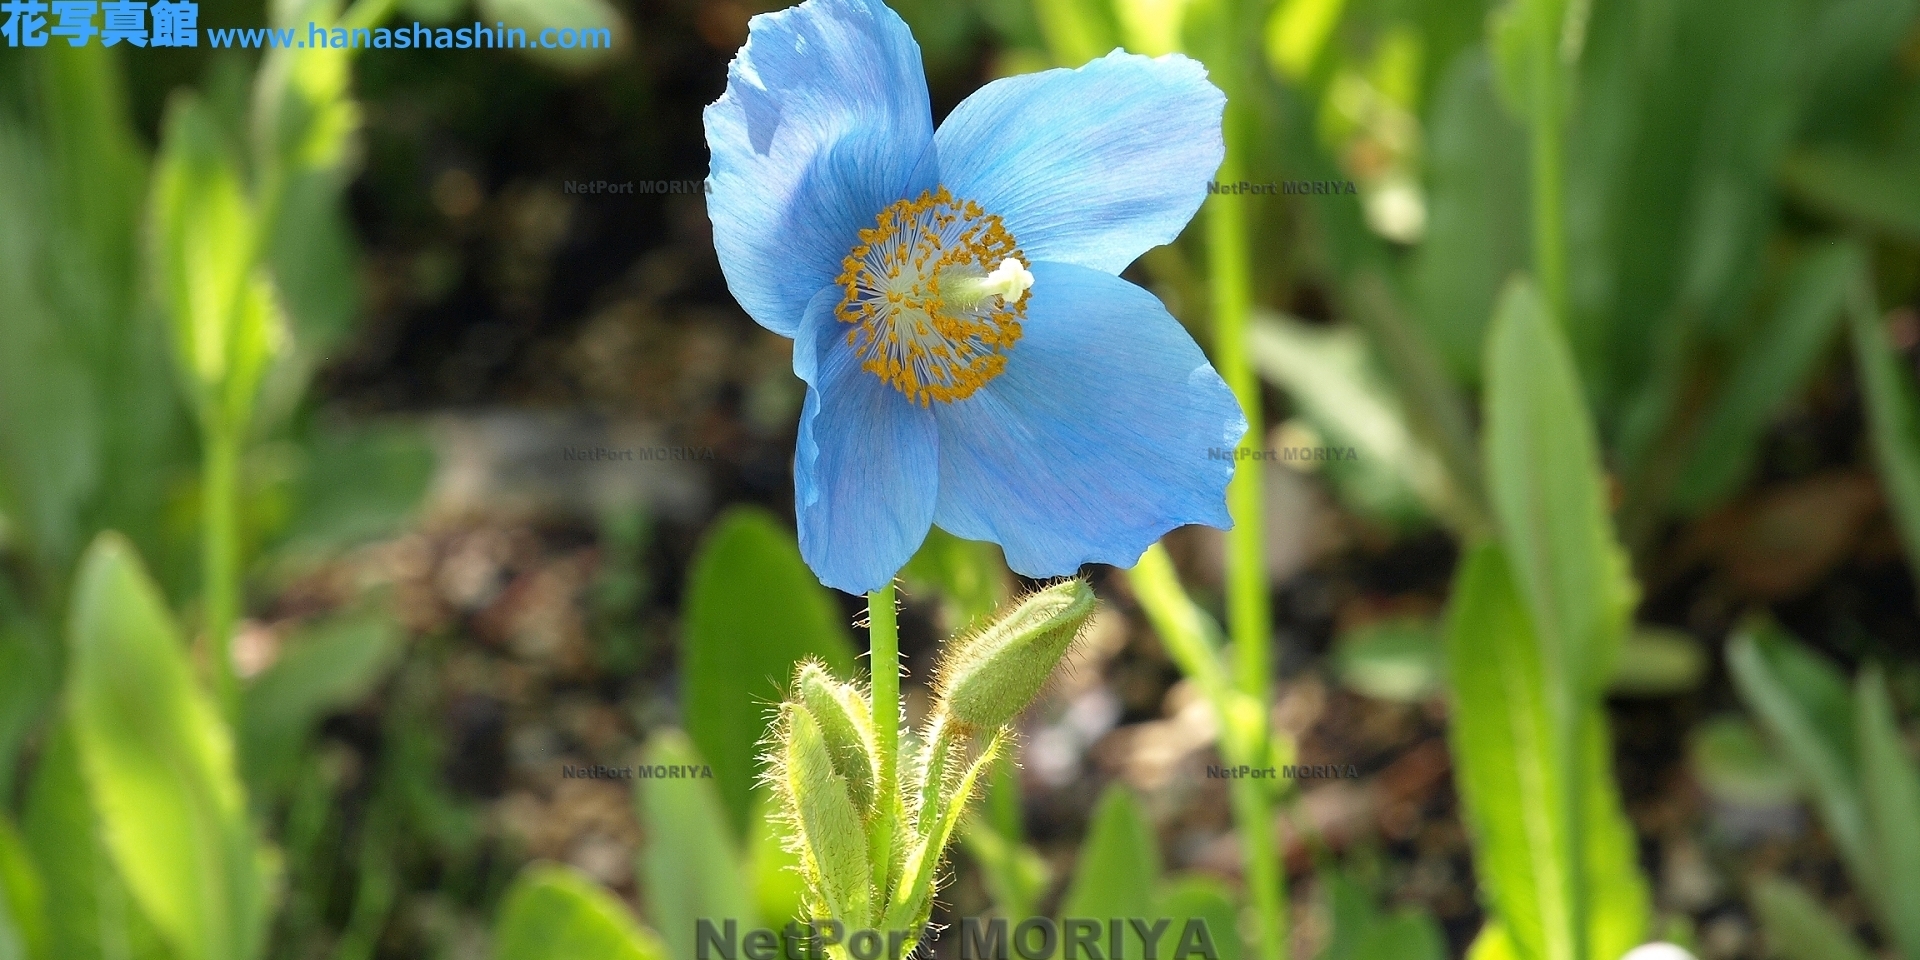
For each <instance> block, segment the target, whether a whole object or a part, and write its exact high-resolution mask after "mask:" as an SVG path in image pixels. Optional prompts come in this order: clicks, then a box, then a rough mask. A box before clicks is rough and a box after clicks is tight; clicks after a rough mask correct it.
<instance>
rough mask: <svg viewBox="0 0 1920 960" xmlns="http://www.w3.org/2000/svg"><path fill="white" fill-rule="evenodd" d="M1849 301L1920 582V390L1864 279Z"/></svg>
mask: <svg viewBox="0 0 1920 960" xmlns="http://www.w3.org/2000/svg"><path fill="white" fill-rule="evenodd" d="M1848 299H1849V303H1848V316H1849V319H1850V320H1851V321H1852V323H1851V326H1852V329H1853V357H1854V363H1855V364H1857V365H1858V366H1859V370H1860V380H1861V386H1862V390H1863V392H1864V393H1865V394H1866V405H1867V426H1868V428H1869V429H1870V430H1871V432H1872V435H1873V456H1874V463H1875V465H1876V466H1878V467H1879V472H1880V483H1881V486H1883V487H1885V488H1886V491H1887V499H1888V500H1889V501H1890V502H1891V503H1892V505H1893V516H1894V519H1895V520H1896V521H1898V524H1897V527H1896V529H1898V530H1899V532H1900V542H1901V543H1902V544H1904V545H1905V546H1906V548H1907V558H1908V566H1909V567H1910V568H1912V570H1913V571H1914V576H1915V577H1916V582H1920V392H1916V390H1915V387H1914V382H1913V373H1912V371H1910V370H1906V369H1903V365H1902V363H1901V362H1900V358H1899V357H1898V356H1896V355H1895V354H1894V352H1893V347H1892V346H1891V345H1890V344H1888V343H1887V334H1886V330H1885V328H1884V327H1883V326H1882V321H1881V319H1880V311H1879V310H1878V309H1877V308H1876V307H1875V305H1874V302H1873V293H1872V291H1871V290H1869V289H1868V288H1867V286H1866V280H1865V278H1864V276H1859V277H1856V279H1855V281H1854V285H1853V290H1852V296H1851V297H1849V298H1848Z"/></svg>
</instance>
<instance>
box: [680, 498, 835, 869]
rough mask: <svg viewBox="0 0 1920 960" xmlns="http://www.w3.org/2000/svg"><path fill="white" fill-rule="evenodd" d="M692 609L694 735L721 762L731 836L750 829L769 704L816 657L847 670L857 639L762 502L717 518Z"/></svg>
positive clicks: (694, 578)
mask: <svg viewBox="0 0 1920 960" xmlns="http://www.w3.org/2000/svg"><path fill="white" fill-rule="evenodd" d="M685 609H686V614H685V615H686V634H685V637H686V639H685V648H684V651H683V653H684V656H685V663H684V666H683V670H684V673H683V674H682V677H683V681H682V682H683V683H684V684H685V691H686V692H685V704H686V707H685V709H686V724H687V734H688V735H689V736H691V737H692V738H693V742H694V744H695V745H696V746H698V747H699V749H700V754H701V756H704V757H706V758H707V760H708V762H709V763H711V764H713V775H714V778H715V779H716V780H717V781H718V783H719V792H720V796H721V797H722V798H723V799H724V800H725V801H726V805H725V807H724V808H723V809H724V810H725V812H726V815H727V817H726V822H727V823H728V825H729V826H730V827H731V831H732V833H731V835H732V836H735V837H740V836H744V835H745V834H744V827H745V824H746V818H747V811H748V807H749V805H750V803H749V794H750V793H751V791H752V788H753V783H754V778H755V777H756V776H758V774H759V771H758V770H757V769H756V767H755V760H754V758H755V756H756V755H757V749H756V744H758V743H759V742H760V741H761V739H763V738H764V737H765V736H766V735H767V719H768V713H767V709H768V707H769V706H770V705H772V704H776V703H779V702H780V701H781V700H782V699H783V698H784V695H785V690H786V683H787V681H788V680H790V679H792V677H793V671H794V668H795V667H796V666H798V665H799V664H800V663H801V662H802V661H804V660H806V659H807V658H809V657H817V658H819V659H820V660H821V661H823V662H825V663H826V665H827V666H828V667H829V668H831V669H832V671H833V673H834V675H835V676H837V677H842V678H845V677H847V676H848V674H849V673H851V672H852V667H853V645H852V642H851V641H850V640H848V638H847V631H846V628H845V627H844V626H842V624H841V614H840V611H839V610H838V608H837V607H835V605H834V602H833V598H832V596H830V595H829V594H828V592H827V590H826V588H824V587H822V586H820V581H819V580H818V579H816V578H815V577H814V576H813V574H812V573H811V572H810V571H808V570H807V565H806V562H805V561H803V560H801V559H800V548H799V547H798V546H797V544H796V542H795V540H794V536H793V533H792V532H791V531H789V530H787V529H786V528H785V527H784V526H783V525H782V524H781V523H780V521H778V520H776V519H774V517H773V515H772V514H770V513H767V512H766V511H764V510H760V509H757V508H741V509H736V510H734V511H731V512H729V513H727V514H726V515H725V516H723V517H721V518H720V519H719V520H717V521H715V523H714V527H713V530H712V532H710V533H709V534H707V539H706V541H705V542H704V543H702V544H701V546H700V551H699V554H698V555H697V556H696V557H695V558H694V561H693V571H692V573H691V575H690V577H689V582H688V586H687V597H686V601H685Z"/></svg>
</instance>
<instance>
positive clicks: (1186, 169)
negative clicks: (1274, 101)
mask: <svg viewBox="0 0 1920 960" xmlns="http://www.w3.org/2000/svg"><path fill="white" fill-rule="evenodd" d="M1226 102H1227V100H1226V96H1225V95H1224V94H1222V93H1221V92H1220V91H1219V89H1218V88H1216V87H1215V86H1214V85H1213V84H1211V83H1209V82H1207V71H1206V68H1205V67H1202V66H1201V65H1200V64H1199V63H1198V62H1196V61H1194V60H1190V59H1188V58H1186V57H1183V56H1179V55H1177V54H1173V55H1168V56H1164V57H1159V58H1156V59H1150V58H1147V57H1143V56H1139V55H1137V54H1130V53H1123V52H1121V51H1117V50H1116V51H1114V52H1113V53H1110V54H1108V55H1106V56H1105V57H1102V58H1100V59H1098V60H1094V61H1092V62H1090V63H1088V64H1087V65H1086V66H1084V67H1081V68H1079V69H1077V70H1047V71H1044V72H1042V73H1032V74H1027V75H1025V76H1018V77H1008V78H1005V79H1002V80H995V81H994V82H992V83H989V84H987V85H986V86H984V87H982V88H980V89H979V90H978V91H976V92H975V93H974V94H973V96H970V97H968V98H967V99H966V100H965V101H963V102H962V103H961V104H960V106H958V107H956V108H954V111H953V113H952V114H950V115H949V116H948V117H947V119H946V120H945V121H944V122H942V123H941V124H940V131H939V132H938V133H936V134H934V144H935V147H936V149H937V150H938V153H939V157H938V160H937V163H938V166H939V170H940V182H941V183H943V184H945V185H946V187H947V189H949V190H951V191H953V194H954V196H957V197H965V198H967V199H969V200H974V201H978V202H979V204H980V205H981V206H982V207H984V208H986V210H987V212H989V213H996V214H999V215H1000V218H1001V219H1002V220H1003V221H1005V222H1006V225H1007V229H1008V230H1010V231H1012V233H1013V237H1014V240H1015V241H1016V242H1018V243H1019V244H1020V248H1021V249H1022V250H1023V251H1025V252H1026V254H1027V258H1028V259H1029V260H1052V261H1055V262H1057V263H1076V264H1079V265H1081V266H1083V267H1092V268H1093V269H1095V270H1104V271H1106V272H1107V273H1119V272H1120V271H1121V270H1123V269H1125V268H1126V266H1127V264H1129V263H1132V262H1133V261H1134V259H1135V258H1137V257H1139V256H1140V255H1141V254H1142V253H1145V252H1146V251H1147V250H1149V249H1151V248H1153V247H1156V246H1159V245H1160V244H1163V243H1170V242H1172V240H1173V238H1175V237H1177V236H1179V235H1180V231H1181V230H1182V229H1183V228H1185V227H1186V225H1187V221H1188V220H1191V219H1193V214H1194V211H1196V210H1198V209H1200V203H1201V201H1203V200H1205V199H1206V197H1207V183H1208V181H1209V180H1210V179H1211V178H1212V177H1213V175H1214V172H1215V171H1216V170H1218V169H1219V168H1220V158H1221V157H1222V156H1223V154H1224V150H1225V147H1224V145H1223V142H1222V140H1221V135H1220V122H1221V121H1220V118H1221V113H1222V111H1223V110H1224V109H1225V108H1226Z"/></svg>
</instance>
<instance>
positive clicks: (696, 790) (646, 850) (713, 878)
mask: <svg viewBox="0 0 1920 960" xmlns="http://www.w3.org/2000/svg"><path fill="white" fill-rule="evenodd" d="M645 762H646V763H648V764H649V765H652V764H667V765H678V766H682V767H693V768H695V769H696V770H697V769H699V767H700V766H701V757H700V754H699V753H698V752H696V751H695V750H694V747H693V744H692V743H690V742H688V741H687V738H686V737H684V736H682V735H681V734H680V733H679V732H678V731H667V732H664V733H660V734H656V735H655V736H654V738H653V740H652V741H651V742H650V743H649V744H648V745H647V751H646V760H645ZM715 775H716V776H718V773H717V772H716V774H715ZM714 784H715V781H713V780H706V779H701V778H699V777H680V778H674V777H667V778H660V777H655V778H650V779H648V780H646V781H644V782H642V783H641V784H640V785H639V787H638V789H637V790H636V796H635V802H636V804H637V810H638V813H639V818H640V826H641V829H642V831H643V832H644V835H645V837H646V839H645V841H644V847H643V848H642V849H641V851H640V887H641V891H642V894H643V898H644V902H645V903H646V904H647V907H648V910H649V911H650V915H649V919H650V920H652V922H653V928H654V929H655V930H658V931H659V932H660V936H661V937H662V938H663V939H665V940H666V942H667V947H668V956H670V957H691V956H693V955H694V930H695V924H696V923H697V922H698V921H700V920H709V921H712V922H713V924H714V927H715V929H724V927H725V925H726V920H727V918H729V917H731V918H733V919H734V920H736V921H738V923H739V926H740V927H741V928H748V927H754V926H757V925H759V922H760V917H759V916H758V915H757V914H756V912H755V911H754V909H753V905H752V903H751V902H750V900H749V887H748V886H747V883H746V880H745V878H743V877H742V876H741V873H740V860H741V855H740V851H739V849H738V848H737V847H736V846H735V845H734V842H733V840H732V839H731V836H730V834H731V831H732V825H731V824H729V823H728V822H727V817H726V816H725V813H724V810H725V808H724V807H723V806H722V804H721V802H720V795H719V791H717V790H716V789H715V788H714Z"/></svg>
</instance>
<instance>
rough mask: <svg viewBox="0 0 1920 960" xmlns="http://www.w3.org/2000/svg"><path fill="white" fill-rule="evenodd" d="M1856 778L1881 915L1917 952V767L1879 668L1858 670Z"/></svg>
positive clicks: (1906, 950) (1903, 945)
mask: <svg viewBox="0 0 1920 960" xmlns="http://www.w3.org/2000/svg"><path fill="white" fill-rule="evenodd" d="M1854 703H1855V704H1856V706H1857V707H1858V708H1859V720H1858V723H1859V732H1860V774H1861V776H1860V781H1861V787H1862V791H1861V792H1862V793H1863V794H1864V795H1865V799H1866V807H1867V823H1868V826H1869V827H1870V828H1871V830H1872V834H1873V847H1874V849H1875V850H1876V851H1878V852H1879V856H1880V863H1881V865H1882V867H1883V869H1884V870H1885V871H1886V872H1885V873H1883V874H1882V875H1881V876H1880V877H1879V878H1877V881H1876V885H1877V886H1878V887H1879V891H1880V895H1879V899H1880V901H1881V909H1880V916H1881V918H1882V921H1883V923H1884V925H1885V929H1886V931H1887V933H1888V934H1890V935H1891V939H1892V940H1893V941H1894V942H1895V943H1897V944H1899V946H1900V951H1901V952H1902V953H1903V954H1905V955H1906V956H1908V957H1920V771H1916V770H1915V769H1914V764H1913V758H1912V756H1910V755H1909V754H1908V753H1907V745H1906V739H1905V738H1904V737H1902V736H1901V735H1900V726H1899V724H1898V722H1897V721H1896V720H1895V719H1894V715H1893V699H1892V698H1891V697H1889V696H1888V695H1887V682H1886V677H1885V676H1884V675H1883V674H1882V673H1881V671H1880V668H1879V667H1878V666H1877V665H1875V666H1869V667H1867V668H1866V669H1864V670H1862V671H1861V672H1860V678H1859V681H1858V682H1857V683H1856V685H1855V693H1854Z"/></svg>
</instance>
